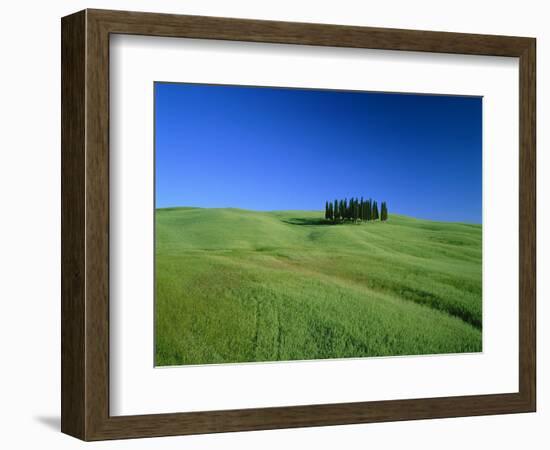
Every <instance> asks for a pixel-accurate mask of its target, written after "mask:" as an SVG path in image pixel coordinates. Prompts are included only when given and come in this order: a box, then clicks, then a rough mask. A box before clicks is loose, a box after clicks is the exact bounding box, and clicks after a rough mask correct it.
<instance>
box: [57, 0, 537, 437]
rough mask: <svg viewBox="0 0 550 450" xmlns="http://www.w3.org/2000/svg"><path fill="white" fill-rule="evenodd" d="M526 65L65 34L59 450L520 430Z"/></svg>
mask: <svg viewBox="0 0 550 450" xmlns="http://www.w3.org/2000/svg"><path fill="white" fill-rule="evenodd" d="M535 131H536V130H535V39H533V38H526V37H506V36H488V35H471V34H458V33H443V32H435V31H413V30H397V29H380V28H365V27H350V26H338V25H320V24H305V23H287V22H271V21H255V20H241V19H228V18H214V17H199V16H178V15H168V14H153V13H134V12H122V11H104V10H85V11H81V12H78V13H75V14H73V15H70V16H67V17H64V18H63V19H62V431H63V432H65V433H67V434H70V435H73V436H76V437H78V438H81V439H84V440H101V439H117V438H131V437H148V436H166V435H183V434H196V433H212V432H224V431H239V430H259V429H274V428H289V427H306V426H320V425H335V424H348V423H368V422H379V421H397V420H410V419H422V418H441V417H457V416H468V415H485V414H504V413H516V412H530V411H535V407H536V406H535V405H536V395H535V386H536V383H535V381H536V365H535V361H536V346H535V345H536V340H535V336H536V334H535V322H536V321H535V318H536V315H535V299H536V296H535V279H536V267H535V231H536V229H535V217H536V204H535V169H536V163H535V137H536V133H535Z"/></svg>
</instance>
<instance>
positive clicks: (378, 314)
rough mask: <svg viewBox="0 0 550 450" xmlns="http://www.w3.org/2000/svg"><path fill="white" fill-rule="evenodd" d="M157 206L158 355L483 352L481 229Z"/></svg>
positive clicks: (208, 359) (199, 360)
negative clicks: (337, 221) (332, 222)
mask: <svg viewBox="0 0 550 450" xmlns="http://www.w3.org/2000/svg"><path fill="white" fill-rule="evenodd" d="M320 217H322V213H321V212H318V211H276V212H258V211H246V210H241V209H232V208H227V209H202V208H169V209H158V210H157V211H156V288H155V289H156V303H155V308H156V316H155V320H156V322H155V327H156V328H155V329H156V364H157V365H179V364H207V363H229V362H245V361H280V360H297V359H322V358H345V357H365V356H387V355H414V354H434V353H458V352H479V351H481V237H482V235H481V226H479V225H469V224H458V223H445V222H432V221H425V220H417V219H413V218H410V217H405V216H398V215H390V217H389V220H388V221H387V222H385V223H381V222H374V223H373V222H370V223H365V224H352V223H349V224H338V225H327V224H325V223H324V220H320Z"/></svg>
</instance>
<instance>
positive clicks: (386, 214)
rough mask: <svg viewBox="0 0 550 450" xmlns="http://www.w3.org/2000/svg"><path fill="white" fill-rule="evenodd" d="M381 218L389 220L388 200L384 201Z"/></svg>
mask: <svg viewBox="0 0 550 450" xmlns="http://www.w3.org/2000/svg"><path fill="white" fill-rule="evenodd" d="M380 220H384V221H386V220H388V205H387V203H386V202H382V211H381V213H380Z"/></svg>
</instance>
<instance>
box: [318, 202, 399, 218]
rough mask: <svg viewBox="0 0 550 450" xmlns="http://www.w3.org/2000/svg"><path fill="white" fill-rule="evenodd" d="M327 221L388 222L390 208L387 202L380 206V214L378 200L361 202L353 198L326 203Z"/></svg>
mask: <svg viewBox="0 0 550 450" xmlns="http://www.w3.org/2000/svg"><path fill="white" fill-rule="evenodd" d="M325 219H327V220H332V221H333V222H336V221H340V222H343V221H345V220H353V221H355V222H357V221H359V220H361V221H368V220H382V221H385V220H388V206H387V204H386V202H382V203H381V204H380V212H379V210H378V203H377V202H376V200H374V201H373V200H371V199H368V200H363V197H361V200H359V199H358V198H351V199H350V200H349V202H348V199H343V200H334V202H330V201H327V202H325Z"/></svg>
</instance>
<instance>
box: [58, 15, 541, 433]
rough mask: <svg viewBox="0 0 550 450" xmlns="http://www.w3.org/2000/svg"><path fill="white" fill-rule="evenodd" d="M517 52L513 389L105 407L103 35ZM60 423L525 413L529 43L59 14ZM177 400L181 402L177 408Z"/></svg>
mask: <svg viewBox="0 0 550 450" xmlns="http://www.w3.org/2000/svg"><path fill="white" fill-rule="evenodd" d="M112 33H123V34H138V35H147V36H171V37H180V38H201V39H223V40H238V41H249V42H264V43H285V44H302V45H320V46H334V47H353V48H369V49H386V50H405V51H422V52H439V53H460V54H470V55H491V56H512V57H519V58H520V105H519V113H520V142H519V158H520V200H521V202H520V206H519V208H520V237H519V239H520V261H519V274H520V289H519V302H520V314H519V329H520V337H519V339H520V352H519V368H520V370H519V392H517V393H503V394H496V395H479V396H463V397H445V398H427V399H426V398H425V399H409V400H392V401H378V402H361V403H344V404H330V405H304V406H292V407H277V408H260V409H245V410H231V411H209V412H193V413H174V414H155V415H143V416H121V417H111V416H109V34H112ZM62 40H63V43H62V106H63V108H62V122H63V124H62V243H63V250H62V359H63V361H62V430H63V431H64V432H65V433H68V434H71V435H73V436H76V437H79V438H81V439H84V440H99V439H119V438H130V437H149V436H167V435H181V434H197V433H216V432H225V431H244V430H259V429H274V428H290V427H308V426H319V425H337V424H348V423H367V422H381V421H397V420H411V419H427V418H439V417H457V416H467V415H484V414H502V413H516V412H528V411H534V410H535V405H536V376H535V360H536V342H535V336H536V333H535V298H536V297H535V281H536V272H535V269H536V267H535V261H536V254H535V251H536V250H535V244H536V236H535V232H536V229H535V217H536V213H535V208H536V205H535V169H536V162H535V138H536V133H535V53H536V52H535V40H534V39H532V38H523V37H504V36H487V35H472V34H459V33H442V32H431V31H411V30H392V29H382V28H364V27H349V26H338V25H319V24H300V23H287V22H272V21H256V20H241V19H225V18H215V17H199V16H178V15H170V14H151V13H133V12H123V11H102V10H86V11H82V12H80V13H77V14H74V15H71V16H68V17H65V18H63V20H62ZM182 408H185V405H182Z"/></svg>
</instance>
